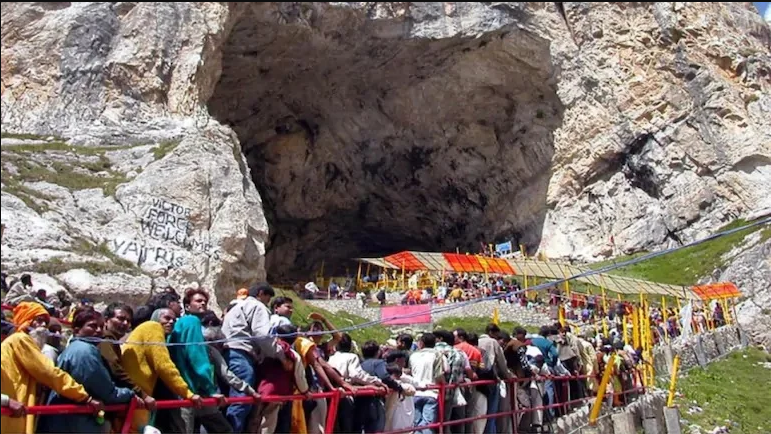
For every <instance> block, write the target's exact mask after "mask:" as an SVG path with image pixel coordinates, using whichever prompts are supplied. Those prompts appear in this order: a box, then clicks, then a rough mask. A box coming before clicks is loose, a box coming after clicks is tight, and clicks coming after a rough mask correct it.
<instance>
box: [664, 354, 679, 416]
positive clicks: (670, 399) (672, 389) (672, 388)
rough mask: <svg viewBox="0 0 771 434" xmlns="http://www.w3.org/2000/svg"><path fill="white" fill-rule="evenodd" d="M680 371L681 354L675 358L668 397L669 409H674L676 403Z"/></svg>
mask: <svg viewBox="0 0 771 434" xmlns="http://www.w3.org/2000/svg"><path fill="white" fill-rule="evenodd" d="M678 369H680V354H678V355H676V356H675V361H674V363H672V378H670V379H669V396H668V397H667V407H669V408H672V405H673V404H674V403H675V386H677V371H678Z"/></svg>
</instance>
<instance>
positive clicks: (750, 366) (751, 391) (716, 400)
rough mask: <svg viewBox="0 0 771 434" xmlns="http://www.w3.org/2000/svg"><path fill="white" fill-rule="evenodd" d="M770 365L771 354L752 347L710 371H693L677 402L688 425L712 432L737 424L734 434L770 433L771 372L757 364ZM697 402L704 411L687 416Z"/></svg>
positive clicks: (682, 381) (682, 383) (683, 380)
mask: <svg viewBox="0 0 771 434" xmlns="http://www.w3.org/2000/svg"><path fill="white" fill-rule="evenodd" d="M762 362H771V354H768V353H765V352H763V351H760V350H757V349H754V348H750V349H748V350H747V351H743V352H737V353H733V354H731V355H730V356H728V357H727V358H726V359H724V360H720V361H717V362H714V363H711V364H710V365H709V366H707V369H701V368H694V369H692V370H691V371H690V372H688V374H687V375H686V376H685V377H684V378H681V379H680V380H679V382H678V384H677V387H678V390H679V391H680V392H681V393H682V395H683V396H682V397H680V398H678V399H677V400H676V402H677V404H678V405H679V407H680V413H681V416H682V418H683V419H686V420H687V421H688V424H696V425H699V426H700V427H702V428H704V429H705V430H706V431H711V430H712V429H713V428H714V427H716V426H725V425H727V423H726V419H727V420H730V421H731V422H732V423H736V425H733V426H731V427H730V430H731V434H767V433H770V432H771V406H769V405H768V404H769V400H768V393H769V391H771V369H768V368H764V367H762V366H759V365H758V363H762ZM693 401H696V402H697V403H698V404H695V405H698V406H699V407H701V408H702V409H703V410H704V411H703V412H702V413H696V414H688V409H689V408H690V406H691V405H694V404H693Z"/></svg>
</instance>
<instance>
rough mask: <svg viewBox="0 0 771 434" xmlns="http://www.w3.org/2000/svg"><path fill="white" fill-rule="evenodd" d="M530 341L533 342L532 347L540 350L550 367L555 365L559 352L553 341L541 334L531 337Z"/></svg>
mask: <svg viewBox="0 0 771 434" xmlns="http://www.w3.org/2000/svg"><path fill="white" fill-rule="evenodd" d="M531 342H532V343H533V346H534V347H537V348H538V349H539V350H541V353H543V358H544V361H545V362H546V364H547V365H548V366H549V367H550V368H554V367H555V366H557V362H558V361H559V352H558V351H557V346H556V345H554V342H552V341H550V340H549V339H547V338H545V337H543V336H536V337H534V338H533V339H531Z"/></svg>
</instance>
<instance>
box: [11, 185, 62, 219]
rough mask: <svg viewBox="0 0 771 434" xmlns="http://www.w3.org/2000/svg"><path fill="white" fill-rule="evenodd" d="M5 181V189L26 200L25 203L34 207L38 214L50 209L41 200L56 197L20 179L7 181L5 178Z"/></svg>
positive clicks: (49, 199)
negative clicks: (24, 183) (26, 184)
mask: <svg viewBox="0 0 771 434" xmlns="http://www.w3.org/2000/svg"><path fill="white" fill-rule="evenodd" d="M3 183H4V184H5V185H4V186H3V191H5V192H7V193H9V194H12V195H14V196H16V197H18V198H19V199H20V200H21V201H22V202H24V204H25V205H27V206H28V207H30V208H31V209H33V210H34V211H35V212H36V213H38V214H43V213H44V212H46V211H48V210H49V209H50V208H49V207H48V205H46V204H45V203H39V201H40V200H48V201H51V200H54V199H55V198H54V197H52V196H49V195H47V194H45V193H41V192H39V191H37V190H35V189H34V188H29V187H26V186H24V185H22V184H21V183H19V182H18V181H14V180H11V179H9V180H8V182H6V180H5V179H4V180H3Z"/></svg>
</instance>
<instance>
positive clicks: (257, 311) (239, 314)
mask: <svg viewBox="0 0 771 434" xmlns="http://www.w3.org/2000/svg"><path fill="white" fill-rule="evenodd" d="M274 295H276V293H275V291H274V290H273V288H272V287H271V286H270V285H268V284H267V283H260V284H257V285H254V286H252V287H251V288H249V293H248V296H247V297H246V298H244V299H243V300H239V301H238V302H237V303H236V304H235V306H233V307H232V308H231V309H230V310H229V311H228V313H226V314H225V318H224V319H223V321H222V332H223V333H224V334H225V338H226V339H227V340H228V342H226V343H225V348H227V349H228V368H229V369H230V371H231V372H233V374H235V375H236V376H238V377H239V378H241V379H242V380H244V381H245V382H246V383H248V384H249V385H250V386H252V387H256V385H257V377H256V375H255V366H254V365H255V364H259V363H262V361H263V360H264V359H265V358H266V357H269V358H274V359H278V360H279V361H281V362H286V357H285V355H284V351H283V350H282V348H281V346H280V345H279V344H278V343H277V342H276V339H275V338H272V337H270V335H269V333H270V314H271V313H270V311H269V310H268V308H267V305H268V304H269V303H270V299H271V298H272V297H273V296H274ZM290 366H291V362H290ZM230 396H231V397H241V396H246V395H245V393H243V392H240V391H238V390H235V389H231V390H230ZM251 410H252V404H232V405H230V406H229V407H228V410H227V418H228V421H229V422H230V425H231V426H232V427H233V432H234V433H242V432H244V429H245V427H246V422H247V418H248V416H249V413H250V412H251Z"/></svg>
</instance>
